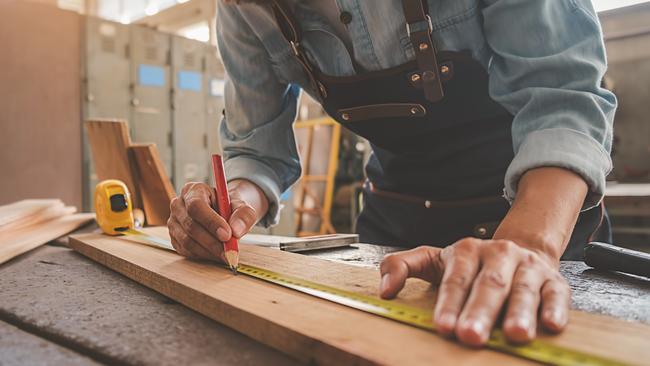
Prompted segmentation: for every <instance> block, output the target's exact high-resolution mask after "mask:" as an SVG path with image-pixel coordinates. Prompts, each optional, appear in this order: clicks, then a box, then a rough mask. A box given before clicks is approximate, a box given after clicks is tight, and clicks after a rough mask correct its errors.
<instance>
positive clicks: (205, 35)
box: [177, 22, 210, 42]
mask: <svg viewBox="0 0 650 366" xmlns="http://www.w3.org/2000/svg"><path fill="white" fill-rule="evenodd" d="M177 33H178V34H179V35H181V36H183V37H186V38H190V39H195V40H197V41H201V42H207V41H209V40H210V28H209V27H208V25H207V24H206V23H205V22H202V23H197V24H193V25H190V26H189V27H185V28H182V29H179V30H178V32H177Z"/></svg>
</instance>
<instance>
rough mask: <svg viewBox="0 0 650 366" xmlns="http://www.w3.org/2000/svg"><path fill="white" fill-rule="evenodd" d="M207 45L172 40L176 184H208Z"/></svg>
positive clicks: (192, 41) (178, 188) (179, 185)
mask: <svg viewBox="0 0 650 366" xmlns="http://www.w3.org/2000/svg"><path fill="white" fill-rule="evenodd" d="M204 70H205V44H204V43H202V42H199V41H194V40H190V39H187V38H183V37H178V36H172V74H173V76H172V80H173V87H172V115H173V132H174V133H173V145H174V177H175V179H174V184H175V186H176V189H177V190H180V189H181V188H182V187H183V185H184V184H185V183H187V182H208V172H209V171H210V170H209V161H210V160H209V158H208V141H207V135H206V126H205V114H206V113H205V94H204V93H205V91H204V85H203V74H204Z"/></svg>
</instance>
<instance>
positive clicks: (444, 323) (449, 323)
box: [438, 313, 456, 331]
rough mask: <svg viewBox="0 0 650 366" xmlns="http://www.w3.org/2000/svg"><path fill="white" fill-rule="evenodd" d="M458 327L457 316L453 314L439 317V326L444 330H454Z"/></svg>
mask: <svg viewBox="0 0 650 366" xmlns="http://www.w3.org/2000/svg"><path fill="white" fill-rule="evenodd" d="M455 325H456V316H455V315H454V314H452V313H444V314H442V315H440V317H438V326H439V327H440V328H443V330H445V331H447V330H452V329H453V328H454V326H455Z"/></svg>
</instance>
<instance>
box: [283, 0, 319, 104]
mask: <svg viewBox="0 0 650 366" xmlns="http://www.w3.org/2000/svg"><path fill="white" fill-rule="evenodd" d="M271 9H272V10H273V16H274V17H275V22H276V23H277V25H278V28H280V31H281V32H282V35H283V36H284V38H285V39H286V40H287V42H289V44H290V45H291V49H292V50H293V53H294V55H295V56H296V59H297V60H298V62H299V63H300V65H301V66H302V68H303V70H304V71H305V73H306V74H307V77H308V78H309V82H310V83H311V84H312V88H313V89H314V90H315V91H316V92H317V93H319V96H320V98H321V100H324V99H325V98H326V97H327V90H325V86H323V84H322V83H321V82H320V81H318V78H317V77H316V74H315V72H314V66H313V65H312V64H311V63H310V62H309V60H308V59H307V56H306V55H305V52H304V49H303V48H302V44H301V42H302V31H301V29H300V25H299V24H298V21H297V20H296V19H295V18H294V15H293V11H291V9H290V8H289V6H288V5H287V4H286V3H285V1H284V0H273V4H272V5H271Z"/></svg>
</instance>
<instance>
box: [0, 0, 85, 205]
mask: <svg viewBox="0 0 650 366" xmlns="http://www.w3.org/2000/svg"><path fill="white" fill-rule="evenodd" d="M80 30H81V18H80V16H79V15H78V14H76V13H73V12H68V11H63V10H60V9H57V8H55V7H53V6H50V5H45V4H37V3H29V2H24V1H11V0H3V1H0V177H1V179H0V204H6V203H8V202H12V201H15V200H19V199H23V198H29V197H33V198H40V197H52V198H54V197H56V198H60V199H62V200H63V201H65V203H67V204H70V205H75V206H77V207H81V191H82V189H81V129H80V125H81V120H80V119H81V106H80V82H79V75H80V68H81V66H80V44H81V39H80V35H81V32H80Z"/></svg>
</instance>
